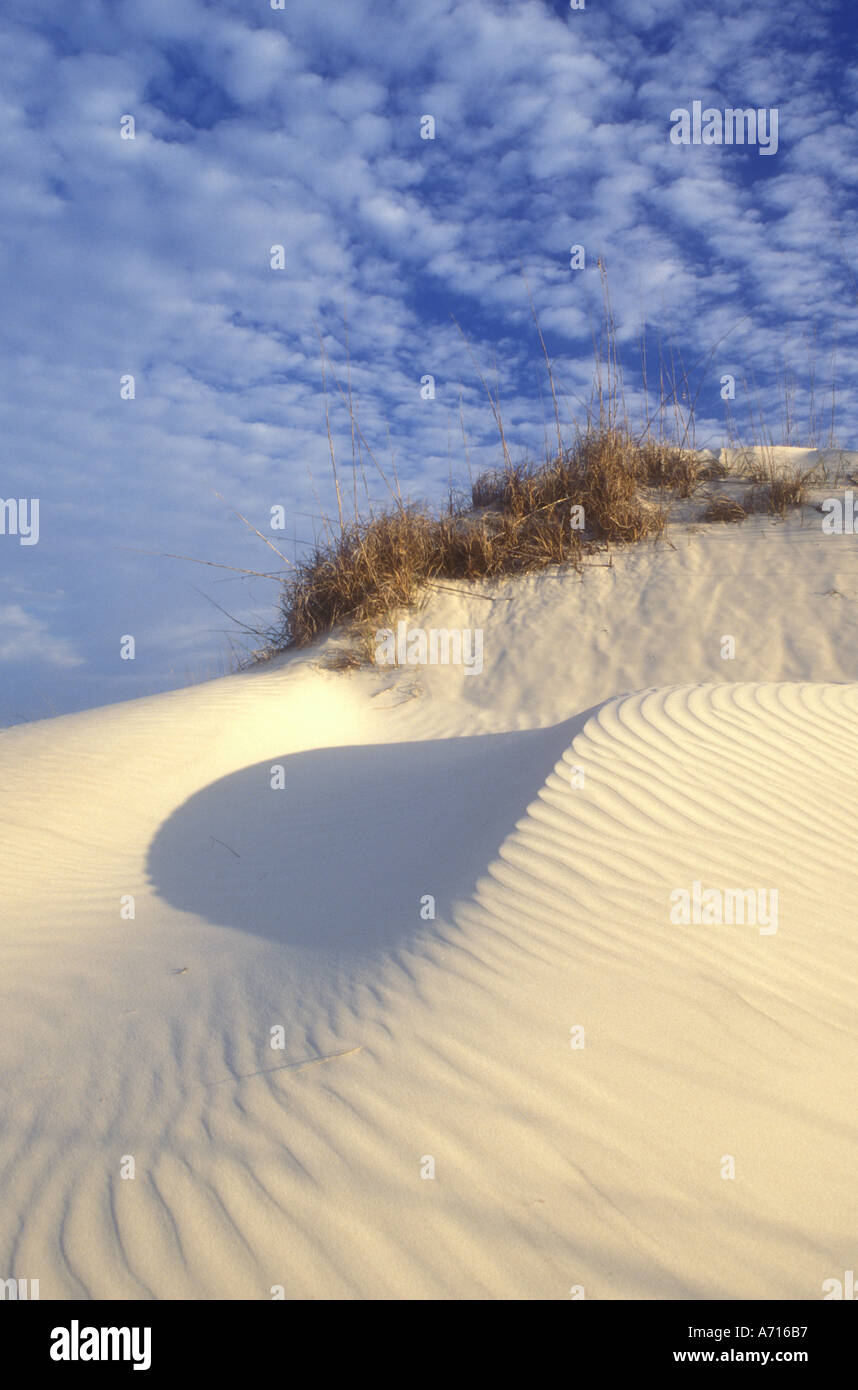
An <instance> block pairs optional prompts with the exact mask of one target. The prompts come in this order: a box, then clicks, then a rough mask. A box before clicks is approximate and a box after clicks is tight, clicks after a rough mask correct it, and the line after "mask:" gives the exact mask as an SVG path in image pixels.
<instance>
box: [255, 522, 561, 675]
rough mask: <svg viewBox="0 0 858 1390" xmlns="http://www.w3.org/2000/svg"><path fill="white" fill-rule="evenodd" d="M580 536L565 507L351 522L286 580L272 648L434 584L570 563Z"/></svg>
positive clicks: (308, 638) (361, 619) (382, 613)
mask: <svg viewBox="0 0 858 1390" xmlns="http://www.w3.org/2000/svg"><path fill="white" fill-rule="evenodd" d="M582 549H583V547H582V542H581V536H580V533H579V532H577V531H575V530H573V529H572V528H571V526H570V524H569V508H568V507H567V508H566V509H565V513H563V512H561V510H560V509H559V508H552V509H550V510H547V511H546V510H543V511H541V512H536V513H530V514H526V515H523V516H513V515H510V514H507V513H503V512H502V513H500V514H497V515H493V516H485V517H470V516H462V515H446V516H442V517H435V516H431V515H430V514H429V513H428V512H427V511H426V510H424V509H423V508H419V507H404V506H403V507H400V508H398V509H397V510H395V511H391V512H388V513H384V514H382V515H380V516H374V517H372V518H370V519H368V520H363V521H353V522H352V523H350V524H349V525H346V526H344V527H343V530H342V531H341V533H340V534H339V535H338V536H336V537H335V538H334V539H332V540H331V541H330V542H329V543H328V544H327V545H323V546H318V547H316V549H315V550H314V551H313V553H312V554H311V555H310V556H308V558H307V559H306V560H304V561H303V563H302V564H300V565H299V566H298V567H297V568H296V569H295V571H294V573H293V574H292V575H290V576H289V578H288V579H287V580H286V582H285V584H284V588H283V594H282V599H281V605H280V616H281V622H280V625H279V627H278V630H277V634H276V644H277V646H278V647H279V648H282V647H292V646H306V645H307V643H309V642H312V641H314V640H315V638H317V637H319V636H321V635H322V634H324V633H327V632H330V631H331V630H332V629H333V628H335V627H337V626H340V625H345V626H347V627H349V628H356V629H359V628H361V627H364V626H365V625H366V624H369V623H373V622H380V621H381V620H382V619H385V618H387V617H389V615H390V614H391V613H393V612H395V611H396V610H397V609H399V608H404V607H408V606H410V605H411V604H413V603H414V602H415V601H416V599H417V597H418V594H419V591H420V589H421V587H422V586H423V585H425V584H428V583H431V582H432V581H433V580H437V579H468V580H475V579H490V578H494V577H497V576H500V575H504V574H517V573H522V572H524V571H526V570H534V569H541V568H543V567H545V566H546V565H560V564H570V563H571V564H575V563H577V561H578V560H579V559H580V556H581V554H582Z"/></svg>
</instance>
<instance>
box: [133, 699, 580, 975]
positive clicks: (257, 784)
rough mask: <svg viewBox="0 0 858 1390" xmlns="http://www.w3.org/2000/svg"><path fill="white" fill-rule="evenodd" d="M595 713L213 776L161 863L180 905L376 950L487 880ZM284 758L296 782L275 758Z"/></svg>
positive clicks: (257, 927)
mask: <svg viewBox="0 0 858 1390" xmlns="http://www.w3.org/2000/svg"><path fill="white" fill-rule="evenodd" d="M591 712H592V711H590V710H587V711H585V712H584V713H582V714H580V715H578V716H576V717H575V718H574V719H571V720H566V721H564V722H563V723H562V724H558V725H554V726H553V727H551V728H548V729H537V730H532V731H526V732H518V733H509V734H485V735H479V736H474V737H467V738H449V739H435V740H427V741H423V742H417V743H394V744H373V745H368V746H366V745H351V746H348V747H342V748H321V749H313V750H311V751H309V752H303V753H295V754H291V755H289V756H287V757H281V758H277V757H272V758H270V759H266V760H265V761H264V762H261V763H257V764H256V765H254V766H252V767H246V768H242V769H241V771H239V772H236V773H233V774H231V775H230V776H228V777H223V778H221V779H220V780H219V781H217V782H213V783H211V785H209V786H207V787H204V788H203V790H202V791H199V792H197V793H196V794H195V795H194V796H192V797H190V798H189V799H188V800H187V801H186V802H185V803H184V804H183V805H182V806H180V807H179V808H178V809H177V810H176V811H175V812H174V813H173V814H172V815H171V816H170V817H169V819H168V820H167V821H165V822H164V824H163V825H162V826H161V827H160V828H159V830H158V832H157V834H156V835H155V836H154V838H153V840H152V843H151V845H150V847H149V853H148V858H147V870H148V873H149V877H150V880H151V882H152V884H153V885H154V887H155V889H156V891H157V892H158V893H159V895H160V896H161V897H163V898H164V899H165V900H166V901H167V902H169V903H170V904H171V905H172V906H174V907H177V908H181V909H183V910H184V911H186V912H192V913H195V914H197V915H198V916H200V917H202V918H204V919H205V920H206V921H207V922H209V923H212V924H216V925H220V926H226V927H232V928H235V929H237V930H239V931H245V932H251V933H254V934H256V935H258V936H261V937H264V938H267V939H268V940H270V941H275V942H280V943H282V944H284V945H291V946H298V947H303V948H310V949H316V950H319V951H325V952H328V951H335V952H336V953H337V954H340V953H345V954H357V955H362V954H366V953H368V952H375V951H379V950H385V949H390V948H391V947H394V946H396V945H401V944H403V943H404V942H405V941H407V940H408V939H409V938H410V937H411V936H413V935H414V934H416V933H417V932H419V931H421V930H425V929H426V927H427V925H430V926H431V923H427V922H425V921H422V920H421V917H420V906H421V899H423V898H424V896H425V895H427V894H432V895H433V897H434V898H435V912H436V916H437V917H438V918H443V917H448V916H449V913H450V910H451V907H452V905H453V903H454V902H455V901H456V900H457V899H460V898H462V897H464V896H466V895H468V894H469V893H470V892H471V891H472V890H473V888H474V885H475V883H476V881H477V879H478V878H479V877H480V875H481V874H482V873H483V872H484V871H485V868H486V866H487V864H488V863H489V862H490V861H491V860H492V859H493V858H494V857H495V855H496V853H497V850H498V847H499V846H500V844H501V843H502V842H503V840H504V839H505V838H506V837H507V835H508V834H509V833H510V832H511V831H512V830H513V829H514V828H515V824H516V822H517V821H518V820H519V819H520V817H521V815H522V814H523V812H524V811H525V809H526V807H527V806H528V804H529V803H530V802H531V801H532V800H533V798H534V797H535V796H536V794H537V792H538V791H539V789H540V787H541V786H542V785H543V784H544V782H545V779H546V777H547V776H548V775H549V773H550V772H551V770H552V769H553V767H554V765H555V763H556V762H557V760H558V759H559V758H560V757H561V756H562V753H563V750H564V749H565V748H566V747H567V746H568V744H569V743H570V742H571V740H572V739H573V738H574V737H575V734H576V733H577V732H578V730H579V729H580V728H581V727H582V725H583V724H584V722H585V721H586V719H587V718H588V717H589V715H590V713H591ZM277 766H279V767H281V768H282V770H283V771H282V777H281V779H280V780H282V782H283V786H282V788H276V787H272V780H274V781H276V780H277V774H276V772H274V773H272V769H276V767H277Z"/></svg>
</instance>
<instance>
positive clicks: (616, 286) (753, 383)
mask: <svg viewBox="0 0 858 1390" xmlns="http://www.w3.org/2000/svg"><path fill="white" fill-rule="evenodd" d="M856 38H858V18H856V17H855V16H854V15H853V13H852V12H851V8H850V4H849V3H848V0H847V3H839V0H814V3H813V4H812V5H811V4H808V3H805V0H757V3H754V4H748V3H747V0H716V3H713V4H711V5H701V6H691V5H689V4H688V0H658V2H657V3H656V2H655V0H586V4H585V7H584V8H583V9H574V10H573V9H572V8H571V6H570V5H569V4H568V3H566V2H565V0H514V3H511V2H510V0H421V3H420V4H419V5H417V4H414V3H413V0H384V3H383V4H382V3H380V0H328V2H327V3H325V4H320V3H319V0H285V5H284V8H283V9H274V8H272V3H271V0H214V2H213V3H203V0H77V3H75V4H74V5H59V4H57V3H56V0H6V3H5V5H4V7H3V18H2V28H0V70H2V82H0V142H2V169H3V196H2V199H0V254H2V262H3V264H2V272H3V333H2V335H0V352H1V353H2V362H0V412H2V447H3V460H2V472H0V498H2V499H10V498H25V499H32V498H38V499H39V504H40V506H39V539H38V544H28V545H22V544H20V543H19V538H18V537H16V536H15V535H12V534H4V535H0V584H2V587H0V724H8V723H13V722H16V721H17V720H19V719H28V718H38V717H42V716H45V715H47V714H50V713H53V712H59V713H62V712H65V711H69V710H73V709H78V708H81V707H85V706H88V705H94V704H101V703H106V702H109V701H113V700H117V699H123V698H128V697H131V696H134V695H138V694H142V693H149V692H152V691H156V690H161V689H165V688H169V687H171V686H174V685H179V684H183V683H184V682H185V681H186V680H188V679H191V678H194V677H198V676H201V675H203V674H205V673H206V672H211V673H215V672H217V671H219V670H220V669H221V667H222V663H223V661H224V657H225V654H227V652H228V639H227V633H228V632H229V631H230V622H229V620H228V619H227V618H226V617H225V616H224V614H223V613H222V612H220V611H219V608H218V607H215V605H219V606H220V608H222V609H226V610H228V611H229V612H230V613H233V614H235V615H237V616H239V617H241V618H243V619H244V620H247V621H250V622H251V623H253V622H258V623H259V624H266V623H268V622H269V621H271V620H272V618H273V616H274V613H275V609H276V604H277V596H278V588H277V585H276V583H274V582H272V581H271V580H266V579H251V580H248V579H243V578H241V577H240V576H238V575H235V574H232V573H231V572H229V571H226V570H217V569H210V568H206V567H204V566H201V565H196V564H192V563H190V562H185V561H178V560H172V559H166V558H160V557H159V556H157V555H141V554H139V553H137V552H138V551H141V550H144V551H164V552H173V553H179V554H182V555H190V556H195V557H198V558H201V559H206V560H211V561H215V562H218V563H219V564H222V565H232V566H237V567H244V568H248V569H254V570H263V571H269V570H271V569H276V568H277V567H278V566H280V564H281V562H280V561H278V559H277V557H276V556H275V555H273V554H272V552H271V551H270V550H267V549H266V547H265V546H264V545H263V543H262V542H261V541H260V540H259V539H258V538H257V537H256V536H254V535H253V534H252V533H251V532H250V531H249V530H248V529H247V528H246V527H244V526H243V524H242V523H241V522H240V521H239V520H238V519H237V518H236V517H235V516H234V515H232V513H231V511H230V508H234V509H236V510H237V511H239V512H241V513H243V514H244V515H245V516H246V517H247V518H248V520H249V521H250V522H252V524H253V525H254V526H256V527H258V528H259V529H260V530H261V531H263V532H265V534H267V535H271V536H272V539H273V540H274V542H275V543H276V544H277V545H278V546H279V547H280V548H282V549H283V550H284V552H285V553H286V554H287V555H288V556H290V558H295V557H296V556H297V557H300V555H301V554H302V553H303V552H302V545H303V544H306V543H307V542H310V541H312V540H313V538H314V534H316V533H317V532H318V528H319V525H320V523H319V522H318V520H317V519H315V518H316V517H317V516H318V514H319V513H320V512H322V511H328V512H330V511H331V510H332V509H333V505H334V504H333V498H332V486H331V467H330V459H329V453H328V440H327V434H326V415H325V411H326V394H325V390H324V389H323V379H322V359H321V350H320V341H319V335H321V336H322V339H323V341H324V345H325V352H326V357H327V404H328V408H329V413H330V424H331V431H332V436H333V440H334V446H335V450H336V454H337V459H338V462H339V463H340V466H341V470H342V476H343V479H344V486H345V487H346V488H347V489H348V490H350V489H351V465H352V433H351V427H350V422H349V415H348V411H347V410H346V407H345V404H344V401H343V399H342V397H341V396H340V394H339V392H338V389H337V386H336V384H335V381H334V379H333V376H332V371H333V372H334V373H336V377H337V379H338V380H339V382H340V383H341V385H342V386H343V387H344V388H345V385H346V382H347V377H348V374H349V371H350V377H351V390H352V394H353V401H354V404H355V408H356V412H357V418H358V422H359V425H360V431H361V434H362V436H363V438H364V439H365V441H366V444H367V445H368V446H369V448H370V449H371V450H372V453H373V454H374V455H375V456H376V458H377V460H378V462H379V463H380V464H381V466H382V468H383V470H384V472H385V474H386V476H388V477H392V474H393V468H394V463H395V470H396V473H397V475H398V477H399V479H400V481H401V484H402V487H403V490H404V491H406V492H407V493H409V494H410V495H411V496H413V497H415V498H416V497H425V498H430V499H436V500H439V499H441V498H442V497H443V496H444V494H445V493H446V490H447V487H448V483H449V477H450V473H451V470H452V474H453V477H454V480H455V482H456V483H458V484H464V483H466V481H467V464H466V460H465V449H464V445H463V441H462V428H461V421H462V420H463V421H464V426H465V432H466V435H467V441H468V455H469V462H470V466H471V468H472V469H477V468H479V467H481V466H486V465H492V464H494V463H496V462H497V461H498V456H499V445H498V441H497V437H496V435H495V434H494V425H493V421H492V415H491V411H490V409H489V405H488V402H487V400H486V398H485V394H484V391H483V388H482V386H481V385H480V381H479V378H478V375H477V370H476V366H475V363H476V364H477V366H478V367H479V369H480V371H482V372H483V373H485V375H486V376H487V377H488V378H489V379H490V381H491V382H492V383H494V382H495V381H496V382H497V387H498V390H499V393H500V398H501V404H502V409H503V415H504V422H505V427H506V433H507V438H508V440H509V442H510V446H511V449H512V451H513V454H514V455H517V454H521V453H524V452H525V451H529V452H531V453H533V452H535V453H539V454H541V453H542V451H543V448H544V439H545V435H546V430H548V431H549V432H550V430H551V429H553V419H552V407H551V405H550V392H549V388H548V385H547V381H546V378H545V368H544V362H543V359H542V352H541V348H540V345H539V340H538V338H537V336H536V332H535V329H534V325H533V320H532V316H531V309H530V305H529V303H528V289H527V286H529V290H530V293H531V295H532V297H533V301H534V304H535V306H536V309H537V310H538V314H539V319H540V322H541V325H542V329H543V332H544V334H545V337H546V340H547V343H548V347H549V351H550V353H551V356H552V359H553V360H554V363H555V371H556V375H557V379H558V382H559V383H560V385H561V387H562V388H563V391H564V398H563V400H562V401H561V409H562V412H563V417H564V421H569V420H571V418H573V417H574V416H575V415H576V414H580V410H581V404H580V402H581V398H584V399H586V397H587V395H588V391H589V384H590V380H591V375H592V333H593V329H594V326H597V325H598V322H599V315H600V302H601V282H600V272H599V268H598V265H597V260H598V258H600V257H601V258H602V260H603V261H604V263H605V264H606V266H607V269H608V276H609V281H610V289H611V296H612V300H613V305H614V311H615V315H616V321H617V330H618V335H619V340H620V344H621V348H622V351H623V354H624V365H625V370H626V384H627V387H628V391H629V398H630V400H631V401H632V403H633V404H634V402H635V400H636V392H637V388H638V387H639V365H640V350H639V337H640V327H641V323H642V321H645V322H646V325H647V341H648V343H649V345H650V354H652V352H653V350H654V348H653V345H654V344H656V343H657V342H658V341H659V339H660V341H661V344H662V352H663V354H664V355H665V356H667V357H670V355H671V354H672V355H673V358H674V361H679V360H681V361H682V362H684V363H685V364H686V366H687V367H688V368H689V373H690V378H691V382H692V387H693V390H694V391H695V392H696V391H697V390H698V387H699V396H698V400H697V415H698V421H697V440H698V443H700V444H710V445H716V446H717V445H718V444H719V443H721V442H723V441H724V438H725V417H724V409H725V407H724V403H723V402H722V401H721V399H720V379H721V377H722V376H723V375H724V374H725V373H730V374H733V375H735V377H736V380H737V399H736V402H735V404H734V407H733V408H734V412H735V415H736V418H737V420H738V421H739V423H740V424H741V425H742V427H743V428H744V426H745V424H746V423H747V422H748V421H749V419H750V412H753V413H754V414H756V413H758V411H759V410H760V409H762V411H763V413H764V414H765V416H766V422H767V424H768V426H769V428H770V429H771V431H772V433H773V435H775V436H777V437H779V434H780V429H781V414H780V407H779V404H778V392H779V389H780V388H779V387H778V383H779V382H782V381H783V379H784V374H785V373H789V374H791V375H792V377H793V379H794V383H795V403H796V414H797V416H798V420H799V424H800V425H803V424H806V423H807V415H808V400H807V396H808V392H809V389H810V385H811V382H812V381H814V382H815V391H816V406H817V412H818V413H819V412H820V411H822V410H824V412H825V428H824V433H825V435H826V438H827V433H828V430H829V428H830V390H831V381H832V374H833V375H834V378H835V381H836V384H837V391H836V417H835V429H836V434H837V437H838V441H839V442H840V443H841V444H842V445H854V444H856V442H858V408H856V406H855V404H854V400H853V397H852V384H853V383H854V381H855V377H856V367H858V355H856V331H858V290H856V283H858V233H856V231H855V207H856V191H858V189H856V185H858V49H857V48H856ZM695 101H700V102H701V103H702V104H703V107H704V108H715V109H719V110H724V109H726V108H728V107H731V108H749V107H754V108H759V109H767V110H770V109H772V108H776V109H777V111H778V148H777V153H776V154H772V155H768V156H767V155H764V154H762V153H761V152H760V149H759V147H754V146H745V147H739V146H736V145H733V146H728V145H726V144H722V145H718V144H712V145H703V144H699V145H676V144H674V143H672V142H671V140H670V138H669V137H670V129H671V112H672V111H674V110H676V109H679V108H685V109H688V110H689V111H690V110H691V109H692V104H693V103H694V102H695ZM128 116H130V117H133V122H134V138H133V139H123V138H122V129H123V118H125V117H128ZM426 116H431V117H432V118H433V121H434V137H435V138H434V139H424V138H421V130H422V131H423V132H425V130H426V123H425V122H424V121H423V118H424V117H426ZM124 124H125V128H126V130H127V129H128V122H127V121H125V123H124ZM573 245H581V246H583V247H584V249H585V258H586V260H585V266H584V268H583V269H578V270H573V269H572V268H571V267H570V248H571V247H572V246H573ZM275 246H282V247H283V261H284V265H283V268H282V269H279V268H272V264H271V261H272V256H271V251H272V247H275ZM522 270H524V272H525V274H526V277H527V286H526V285H525V282H524V279H523V276H522ZM454 320H455V322H454ZM457 325H458V326H457ZM463 335H464V336H463ZM465 336H466V337H467V339H468V343H466V341H465ZM468 344H470V346H469V345H468ZM349 364H350V365H349ZM650 367H651V370H652V360H651V362H650ZM427 375H431V376H433V377H434V378H435V398H434V399H430V400H426V399H423V398H422V396H421V380H422V379H423V378H424V377H425V376H427ZM128 376H133V378H134V398H133V399H123V394H122V391H121V383H122V381H123V378H127V377H128ZM127 394H128V392H127V388H126V390H125V395H127ZM460 415H461V419H460ZM794 442H806V441H805V440H803V439H797V440H794ZM358 445H359V446H360V448H361V450H362V451H363V448H364V446H363V445H362V444H361V440H360V439H359V440H358ZM364 462H365V464H366V466H367V468H368V470H369V478H370V482H369V491H370V494H371V496H372V497H373V498H375V499H377V500H379V501H383V500H384V497H385V483H384V481H383V479H382V477H381V476H380V475H379V473H378V472H376V470H375V469H374V468H373V466H372V463H371V461H370V460H369V459H368V458H367V457H366V456H365V457H364ZM216 494H220V495H221V496H220V497H218V496H216ZM276 505H282V506H283V507H284V508H285V509H286V514H287V529H286V531H285V532H283V531H276V532H272V531H271V529H270V517H271V508H272V507H273V506H276ZM5 529H6V531H7V532H8V531H9V530H10V526H9V524H8V509H7V524H6V526H5ZM126 635H132V636H133V637H134V639H135V646H136V655H135V660H133V661H123V660H121V658H120V642H121V639H122V637H124V636H126ZM236 635H237V634H236Z"/></svg>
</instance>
